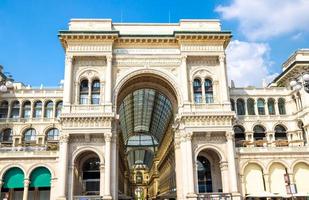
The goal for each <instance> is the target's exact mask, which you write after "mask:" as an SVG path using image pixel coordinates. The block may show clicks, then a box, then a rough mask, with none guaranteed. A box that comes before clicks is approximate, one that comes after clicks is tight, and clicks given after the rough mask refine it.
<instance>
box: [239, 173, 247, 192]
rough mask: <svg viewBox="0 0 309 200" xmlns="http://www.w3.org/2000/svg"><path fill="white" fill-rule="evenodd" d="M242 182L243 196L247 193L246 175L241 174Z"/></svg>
mask: <svg viewBox="0 0 309 200" xmlns="http://www.w3.org/2000/svg"><path fill="white" fill-rule="evenodd" d="M240 183H241V194H242V196H245V194H246V182H245V176H244V175H240Z"/></svg>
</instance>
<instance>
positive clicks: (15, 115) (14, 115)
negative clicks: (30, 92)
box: [11, 101, 20, 118]
mask: <svg viewBox="0 0 309 200" xmlns="http://www.w3.org/2000/svg"><path fill="white" fill-rule="evenodd" d="M19 110H20V104H19V102H18V101H14V102H13V103H12V110H11V118H19Z"/></svg>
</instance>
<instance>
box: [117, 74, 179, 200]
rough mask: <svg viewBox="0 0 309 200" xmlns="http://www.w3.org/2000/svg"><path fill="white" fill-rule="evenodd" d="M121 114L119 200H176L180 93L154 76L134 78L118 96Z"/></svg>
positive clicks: (162, 79) (119, 112)
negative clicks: (176, 120)
mask: <svg viewBox="0 0 309 200" xmlns="http://www.w3.org/2000/svg"><path fill="white" fill-rule="evenodd" d="M116 100H117V102H116V105H117V113H118V114H119V126H118V127H119V129H118V132H119V136H120V140H121V142H120V144H121V146H122V148H119V149H120V150H119V162H118V163H119V170H118V172H119V173H118V174H119V184H118V189H119V191H120V192H119V197H118V198H119V199H125V198H135V199H147V198H148V199H149V198H167V197H168V198H175V197H176V173H175V156H174V155H175V154H174V133H173V130H172V128H171V124H172V122H173V120H174V116H175V114H176V112H177V108H178V104H177V97H176V92H175V90H174V89H173V87H172V86H171V85H170V83H169V82H168V81H166V80H165V79H164V78H162V77H159V76H157V75H153V74H142V75H139V76H136V77H133V78H131V79H130V80H129V81H127V82H126V83H125V84H124V85H123V86H122V87H121V89H120V91H119V93H118V94H117V96H116Z"/></svg>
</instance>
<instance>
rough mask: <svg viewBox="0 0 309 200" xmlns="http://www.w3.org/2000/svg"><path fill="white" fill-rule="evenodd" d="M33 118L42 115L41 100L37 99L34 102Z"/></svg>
mask: <svg viewBox="0 0 309 200" xmlns="http://www.w3.org/2000/svg"><path fill="white" fill-rule="evenodd" d="M33 114H34V116H33V117H34V118H40V117H42V102H41V101H37V102H35V104H34V113H33Z"/></svg>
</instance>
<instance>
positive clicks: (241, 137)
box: [234, 125, 246, 147]
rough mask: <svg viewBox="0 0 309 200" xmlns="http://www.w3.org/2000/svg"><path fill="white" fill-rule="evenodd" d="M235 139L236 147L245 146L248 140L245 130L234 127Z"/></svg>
mask: <svg viewBox="0 0 309 200" xmlns="http://www.w3.org/2000/svg"><path fill="white" fill-rule="evenodd" d="M234 138H235V146H236V147H242V146H243V145H242V143H243V142H244V141H245V140H246V136H245V128H244V127H242V126H240V125H236V126H234Z"/></svg>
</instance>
